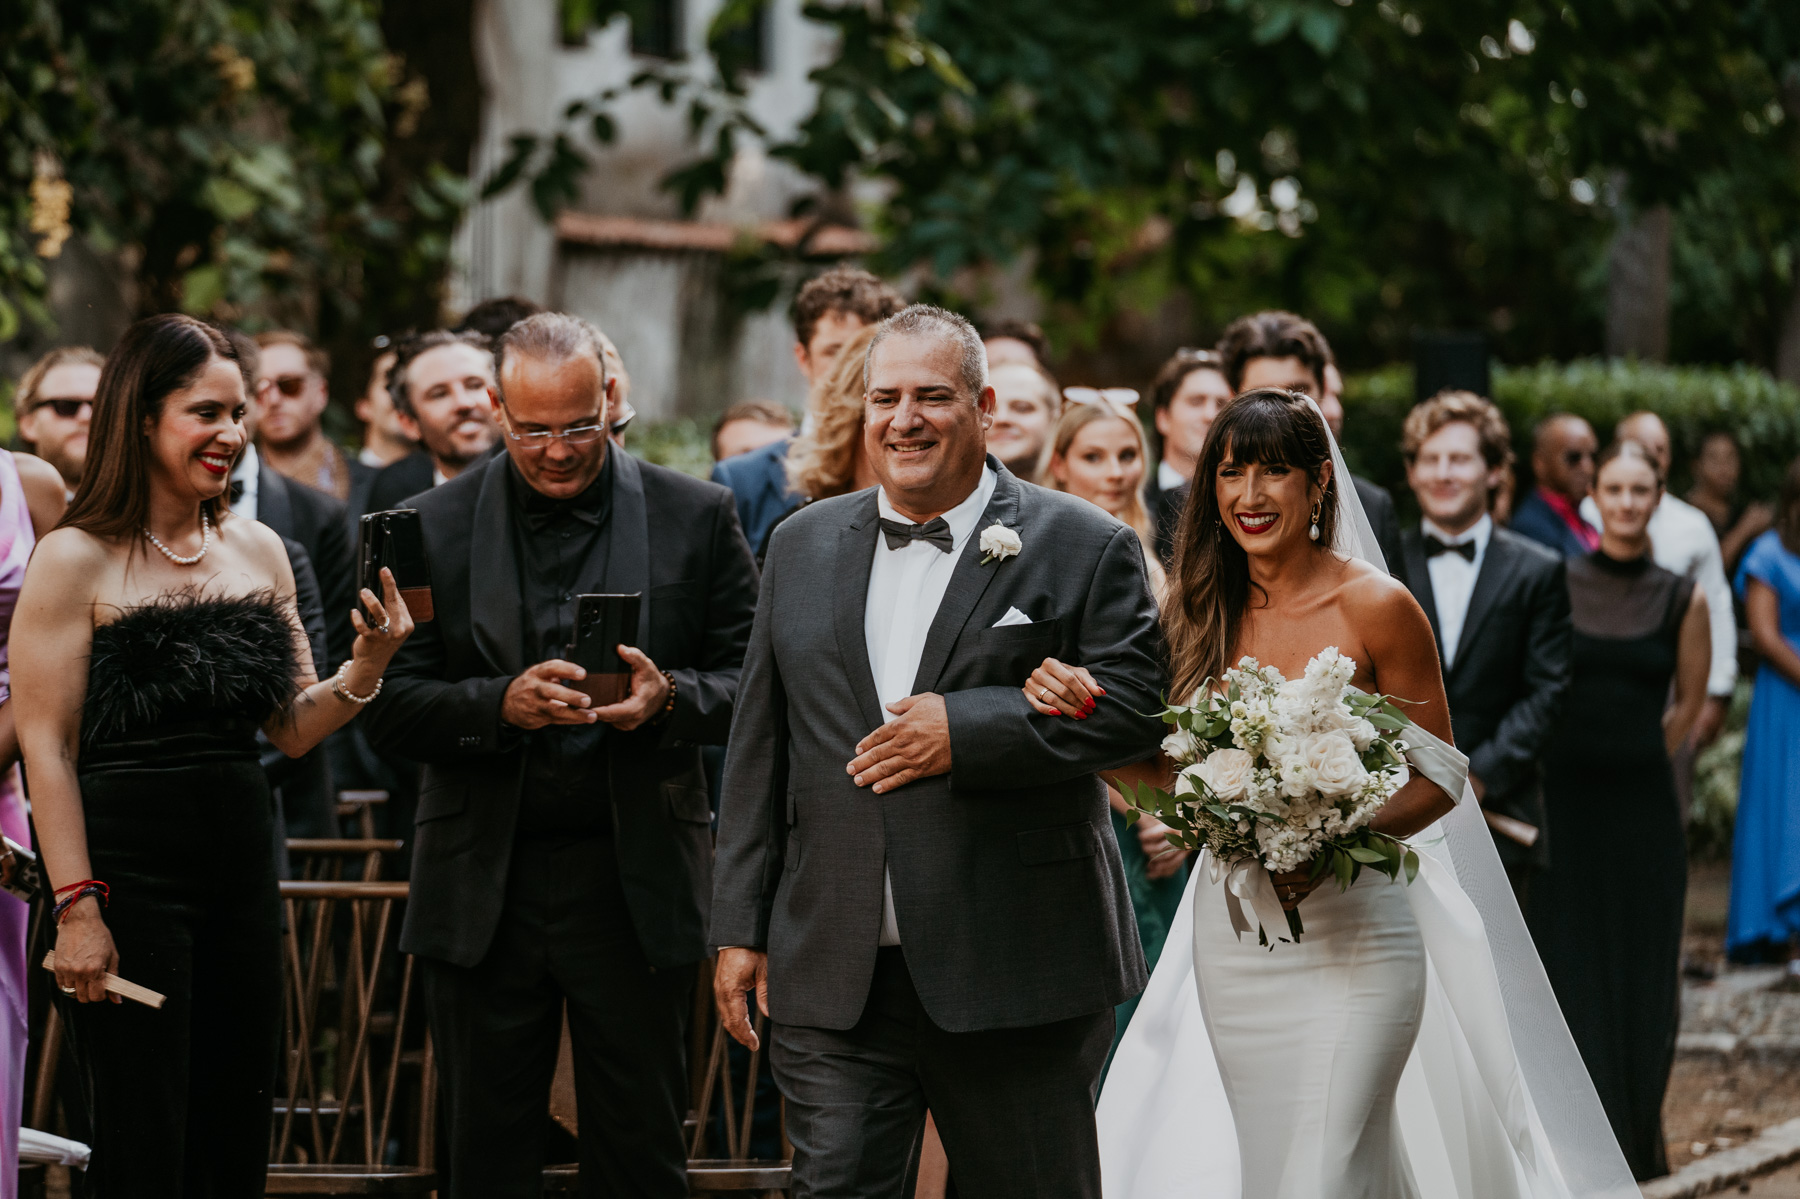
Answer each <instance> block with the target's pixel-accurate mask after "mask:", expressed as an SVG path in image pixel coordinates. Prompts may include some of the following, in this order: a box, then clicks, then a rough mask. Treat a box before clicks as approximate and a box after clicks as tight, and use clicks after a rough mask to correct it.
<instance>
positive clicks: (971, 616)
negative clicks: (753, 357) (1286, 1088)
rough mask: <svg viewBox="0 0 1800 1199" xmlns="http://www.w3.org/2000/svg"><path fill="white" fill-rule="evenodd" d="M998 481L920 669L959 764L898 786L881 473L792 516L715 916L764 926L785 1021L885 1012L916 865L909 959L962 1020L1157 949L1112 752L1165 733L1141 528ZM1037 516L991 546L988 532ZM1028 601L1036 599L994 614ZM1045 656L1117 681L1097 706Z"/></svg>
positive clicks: (1125, 969) (1013, 1015)
mask: <svg viewBox="0 0 1800 1199" xmlns="http://www.w3.org/2000/svg"><path fill="white" fill-rule="evenodd" d="M988 465H989V466H991V467H992V468H994V471H995V473H996V474H997V475H998V478H999V482H998V485H997V486H996V487H995V489H994V495H993V499H992V500H991V501H990V502H989V504H988V508H987V511H986V512H985V513H983V515H982V516H981V518H980V521H979V522H978V523H977V525H976V530H977V532H976V534H975V535H973V536H971V537H970V538H969V540H968V542H967V544H965V545H964V546H963V548H962V550H961V554H960V557H959V558H958V559H957V562H956V565H955V566H954V568H953V574H952V575H951V578H950V582H949V586H948V587H947V589H946V590H945V592H944V598H943V602H942V603H941V604H940V605H939V607H938V610H937V616H936V618H935V619H934V620H933V622H932V625H931V628H930V630H929V631H928V633H927V634H926V638H925V643H924V646H923V652H922V655H921V657H920V659H919V671H918V674H917V675H916V676H915V679H914V685H913V692H914V694H919V693H923V692H937V693H939V694H941V695H942V696H943V697H944V703H945V708H946V711H947V714H948V719H949V725H950V742H951V767H950V773H949V774H947V775H939V776H936V777H932V778H924V779H919V780H918V781H916V782H913V783H909V784H908V785H906V786H904V787H901V788H899V789H898V790H896V791H892V792H890V793H888V794H886V795H877V794H875V793H874V792H873V791H871V790H869V789H867V788H864V787H858V786H856V785H855V783H854V782H853V781H852V780H851V778H850V776H849V775H848V774H847V773H846V772H845V769H844V767H845V765H846V764H847V763H848V762H849V761H850V759H851V758H853V757H855V756H856V750H855V746H856V743H857V742H858V741H860V740H861V739H862V738H863V737H864V736H866V735H867V734H868V732H869V731H870V730H871V729H875V728H878V727H880V725H881V723H882V713H881V706H880V703H879V700H878V698H877V692H876V689H875V680H874V678H873V676H872V675H871V673H870V668H869V653H868V644H867V641H866V639H865V638H864V635H863V620H864V612H865V609H866V607H867V602H868V591H869V571H870V567H871V565H872V564H873V560H874V555H875V543H876V538H877V537H878V536H879V535H880V531H881V530H880V525H879V523H878V521H877V512H878V509H877V502H876V492H875V490H874V489H873V488H871V489H869V490H867V491H861V492H857V493H855V494H853V495H846V496H839V497H837V498H834V499H828V500H821V501H819V502H817V503H814V504H809V505H807V506H806V507H804V508H802V509H800V510H799V511H798V512H796V513H794V514H793V516H791V517H790V518H789V519H788V520H786V521H784V522H783V523H782V525H781V527H780V528H778V529H776V530H775V532H774V534H773V535H772V536H771V537H770V539H769V554H768V558H767V571H766V573H765V575H764V580H763V592H762V600H761V603H760V605H759V607H758V609H757V613H756V628H755V631H754V633H753V634H752V636H751V639H750V652H749V655H748V657H747V658H746V659H745V662H744V679H743V686H742V688H741V689H740V691H739V695H738V706H737V717H736V720H735V721H734V723H733V725H732V729H731V748H730V749H729V750H728V751H727V753H726V757H725V784H724V791H723V795H722V798H721V801H720V807H719V860H718V882H717V884H716V887H715V891H714V898H713V923H712V941H713V943H714V944H715V945H720V946H726V945H740V946H746V947H751V948H758V949H766V950H767V952H768V954H769V1008H770V1011H771V1013H772V1014H773V1016H774V1018H775V1019H776V1020H777V1021H779V1022H781V1023H784V1024H795V1025H806V1026H811V1027H816V1028H834V1029H847V1028H850V1027H852V1026H853V1025H855V1024H856V1022H857V1020H858V1019H859V1018H860V1017H861V1015H862V1011H863V1006H864V1003H865V1001H866V1000H867V999H868V995H869V986H870V980H871V978H872V977H873V974H874V970H875V951H876V948H877V942H878V941H879V939H880V933H881V912H882V891H883V886H882V878H883V867H884V865H885V867H886V869H887V871H888V873H889V874H891V877H892V879H893V887H894V910H895V914H896V916H897V917H898V920H899V926H900V939H901V941H902V942H903V944H904V945H905V949H906V965H907V969H908V971H909V972H910V973H911V975H912V980H913V984H914V986H916V987H917V988H918V994H919V999H920V1001H921V1002H922V1003H923V1004H924V1007H925V1010H926V1011H927V1012H928V1013H930V1015H931V1018H932V1020H933V1021H934V1022H935V1023H936V1024H937V1025H938V1026H939V1027H940V1028H943V1029H946V1030H949V1031H951V1032H966V1031H969V1030H972V1029H986V1028H1012V1027H1023V1026H1030V1025H1038V1024H1048V1023H1050V1022H1052V1021H1056V1020H1063V1019H1068V1018H1070V1017H1073V1016H1079V1015H1083V1014H1087V1013H1092V1012H1098V1011H1102V1010H1106V1009H1110V1008H1112V1007H1113V1006H1114V1005H1116V1004H1118V1003H1120V1002H1122V1001H1124V1000H1126V999H1129V998H1130V997H1131V996H1133V995H1135V994H1137V993H1138V992H1139V991H1141V990H1142V989H1143V986H1144V982H1145V978H1146V974H1145V969H1144V956H1143V952H1142V948H1141V947H1140V945H1139V942H1138V934H1137V924H1136V921H1135V919H1134V918H1133V916H1132V909H1131V898H1130V895H1129V894H1128V893H1127V891H1126V889H1125V876H1124V873H1123V870H1122V868H1121V866H1120V859H1119V847H1118V843H1117V841H1116V840H1115V839H1114V837H1113V832H1112V817H1111V815H1110V814H1109V812H1108V809H1107V806H1106V789H1105V787H1103V786H1102V785H1101V783H1100V780H1099V779H1098V778H1097V777H1095V772H1096V771H1099V770H1104V769H1109V768H1111V767H1114V766H1120V765H1123V764H1125V763H1127V762H1135V761H1138V760H1140V759H1142V758H1145V757H1147V756H1148V755H1149V754H1150V753H1152V752H1153V751H1154V750H1155V749H1156V747H1157V744H1158V743H1159V742H1160V740H1161V737H1162V733H1163V731H1164V730H1163V726H1162V724H1161V723H1160V722H1159V721H1158V720H1156V719H1155V718H1154V717H1153V716H1152V717H1145V716H1140V715H1138V713H1145V712H1147V713H1154V712H1157V711H1160V710H1161V706H1162V705H1161V699H1160V693H1161V690H1162V687H1163V685H1164V678H1163V671H1162V667H1161V662H1162V642H1161V639H1160V636H1159V632H1158V626H1157V621H1156V604H1155V602H1154V601H1153V600H1152V599H1151V597H1150V589H1149V585H1148V583H1147V581H1146V579H1145V572H1144V557H1143V550H1142V547H1141V546H1140V544H1139V542H1138V538H1137V534H1136V533H1134V532H1133V531H1132V530H1131V529H1129V528H1127V527H1126V526H1125V525H1122V524H1120V523H1119V522H1118V521H1116V520H1114V519H1113V518H1112V517H1110V516H1108V515H1106V513H1104V512H1102V511H1101V510H1100V509H1098V508H1096V507H1094V506H1093V505H1091V504H1089V503H1087V502H1086V501H1084V500H1078V499H1076V498H1074V497H1073V496H1068V495H1064V494H1062V493H1060V492H1055V491H1048V490H1045V489H1044V488H1042V487H1036V486H1033V485H1031V484H1029V483H1021V482H1019V480H1018V479H1017V478H1015V477H1014V476H1013V475H1012V474H1011V473H1010V472H1008V471H1007V470H1006V468H1005V467H1003V466H1001V465H1000V463H999V462H998V461H997V460H995V459H994V458H992V457H991V456H990V457H989V459H988ZM996 522H998V523H1001V524H1004V525H1006V526H1008V527H1010V528H1013V529H1016V530H1017V531H1018V533H1019V536H1020V539H1021V540H1022V541H1023V543H1024V544H1023V548H1022V549H1021V550H1020V551H1019V553H1018V555H1017V556H1016V557H1011V558H1006V559H1004V560H1001V561H989V562H986V563H983V562H982V558H983V557H984V556H985V555H984V554H983V552H982V550H981V546H980V533H979V531H980V530H982V529H986V528H987V527H989V526H990V525H993V524H995V523H996ZM1009 608H1017V609H1018V610H1019V611H1020V612H1021V613H1023V614H1025V615H1026V616H1028V617H1030V618H1031V621H1030V623H1027V624H1015V625H1006V626H1000V627H996V622H997V621H999V620H1000V619H1001V618H1002V617H1003V616H1005V615H1006V612H1007V610H1008V609H1009ZM1047 656H1055V657H1057V658H1059V659H1061V660H1062V661H1065V662H1069V663H1072V664H1079V665H1082V666H1085V667H1087V668H1088V670H1090V671H1092V672H1093V674H1094V677H1095V678H1096V679H1098V680H1099V681H1100V683H1101V685H1102V686H1103V687H1104V688H1105V689H1106V696H1105V698H1103V699H1101V700H1100V701H1099V704H1098V706H1097V708H1096V709H1095V711H1094V713H1093V714H1092V715H1091V716H1090V717H1089V718H1088V719H1086V720H1069V719H1066V718H1063V717H1049V716H1040V715H1038V714H1037V713H1036V712H1034V711H1033V710H1032V708H1031V706H1030V705H1029V704H1028V703H1027V702H1026V700H1025V696H1024V694H1023V693H1022V691H1021V688H1022V686H1023V685H1024V683H1025V680H1026V678H1027V677H1028V676H1029V675H1030V673H1031V671H1032V669H1033V668H1034V667H1036V666H1037V665H1038V664H1039V663H1040V662H1042V661H1043V660H1044V658H1045V657H1047Z"/></svg>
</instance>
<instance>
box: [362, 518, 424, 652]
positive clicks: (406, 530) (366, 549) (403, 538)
mask: <svg viewBox="0 0 1800 1199" xmlns="http://www.w3.org/2000/svg"><path fill="white" fill-rule="evenodd" d="M358 540H359V544H358V547H357V555H356V557H357V580H356V585H357V587H358V588H359V589H360V588H364V587H366V588H368V589H369V590H370V591H372V592H374V593H375V594H376V595H380V594H382V590H381V568H382V567H384V566H385V567H387V568H388V570H389V571H391V572H392V573H393V576H394V585H395V586H396V587H397V588H399V591H400V598H401V599H403V600H405V601H406V610H407V611H408V612H410V613H412V618H413V623H415V624H423V623H425V622H426V621H428V620H430V619H431V618H432V606H431V558H430V557H429V556H428V555H427V554H426V552H425V526H424V525H423V524H422V523H421V522H420V520H419V512H418V509H416V508H394V509H392V510H390V511H387V512H370V513H368V514H367V515H365V516H364V517H363V518H362V521H361V524H360V526H359V538H358Z"/></svg>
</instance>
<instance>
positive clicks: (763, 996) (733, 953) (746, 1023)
mask: <svg viewBox="0 0 1800 1199" xmlns="http://www.w3.org/2000/svg"><path fill="white" fill-rule="evenodd" d="M746 991H755V992H756V1006H757V1008H758V1010H760V1011H761V1012H762V1014H763V1015H765V1016H766V1015H768V1014H769V955H768V954H766V953H759V952H757V951H756V950H754V949H721V950H719V964H718V966H717V967H715V968H714V970H713V1006H715V1007H717V1008H718V1009H719V1023H721V1024H723V1025H724V1026H725V1031H726V1032H728V1033H730V1034H731V1039H732V1040H734V1041H736V1042H737V1043H738V1044H739V1045H742V1046H743V1047H744V1048H745V1049H751V1050H754V1049H755V1048H756V1047H757V1044H758V1040H757V1036H756V1030H755V1029H754V1028H752V1027H750V1009H749V1008H748V1007H746V1006H745V1004H744V993H745V992H746Z"/></svg>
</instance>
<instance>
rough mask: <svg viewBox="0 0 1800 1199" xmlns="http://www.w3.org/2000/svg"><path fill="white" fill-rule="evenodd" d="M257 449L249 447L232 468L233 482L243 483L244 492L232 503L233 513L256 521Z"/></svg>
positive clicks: (245, 448) (246, 447)
mask: <svg viewBox="0 0 1800 1199" xmlns="http://www.w3.org/2000/svg"><path fill="white" fill-rule="evenodd" d="M256 476H257V457H256V447H255V446H253V445H247V446H245V447H244V452H243V453H242V454H239V455H238V460H237V463H236V465H234V466H233V467H232V468H231V481H232V482H233V483H241V484H242V485H243V488H244V490H243V492H242V493H240V494H239V496H238V498H237V499H235V500H233V501H232V503H231V511H232V512H233V513H234V514H235V515H237V516H242V517H246V518H248V519H250V520H255V519H256Z"/></svg>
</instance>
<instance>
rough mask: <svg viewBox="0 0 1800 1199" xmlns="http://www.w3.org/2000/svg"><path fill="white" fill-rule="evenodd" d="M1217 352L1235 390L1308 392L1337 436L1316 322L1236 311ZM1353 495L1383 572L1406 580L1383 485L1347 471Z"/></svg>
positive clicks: (1324, 347) (1334, 399)
mask: <svg viewBox="0 0 1800 1199" xmlns="http://www.w3.org/2000/svg"><path fill="white" fill-rule="evenodd" d="M1219 356H1220V357H1221V358H1223V359H1224V361H1225V377H1226V378H1228V379H1230V380H1231V385H1232V387H1234V388H1236V389H1237V393H1238V394H1239V395H1243V394H1244V393H1245V392H1246V391H1254V390H1256V389H1257V388H1259V387H1279V388H1282V389H1284V390H1286V391H1299V392H1304V393H1305V394H1307V395H1309V396H1311V397H1312V398H1313V400H1314V401H1316V402H1317V403H1318V405H1319V411H1320V412H1321V413H1323V414H1324V416H1325V423H1326V424H1328V425H1330V426H1331V435H1332V436H1333V437H1336V438H1339V439H1340V440H1341V439H1342V438H1343V433H1344V405H1343V404H1342V403H1341V402H1340V401H1339V399H1338V396H1337V393H1336V392H1334V391H1331V390H1329V389H1327V388H1326V386H1325V374H1326V370H1327V368H1329V367H1330V366H1331V364H1332V357H1331V346H1330V345H1329V344H1328V343H1327V342H1326V341H1325V335H1324V334H1323V333H1321V332H1319V329H1318V326H1316V325H1314V324H1313V323H1312V322H1311V321H1309V320H1306V319H1305V318H1303V317H1298V316H1295V315H1294V314H1293V313H1291V312H1258V313H1253V314H1252V315H1250V316H1241V317H1239V318H1238V319H1237V320H1235V321H1232V322H1231V324H1229V325H1227V326H1226V327H1225V333H1224V335H1223V336H1222V337H1220V338H1219ZM1350 482H1352V483H1353V484H1355V485H1356V497H1357V498H1358V499H1360V500H1361V501H1362V506H1363V511H1364V512H1365V513H1366V514H1367V515H1368V517H1369V524H1370V525H1371V526H1372V527H1373V528H1374V530H1375V540H1376V542H1377V543H1378V544H1379V545H1380V546H1381V556H1382V557H1384V558H1386V559H1387V568H1388V573H1389V574H1391V575H1393V576H1394V577H1395V578H1397V579H1399V580H1400V581H1401V582H1405V581H1406V564H1405V562H1404V561H1403V559H1402V555H1401V553H1400V518H1399V517H1398V516H1397V515H1396V514H1395V512H1394V497H1393V496H1391V495H1389V494H1388V491H1387V488H1385V487H1382V486H1381V485H1379V484H1377V483H1371V482H1370V481H1369V480H1367V479H1364V478H1362V477H1360V476H1358V475H1351V476H1350Z"/></svg>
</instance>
